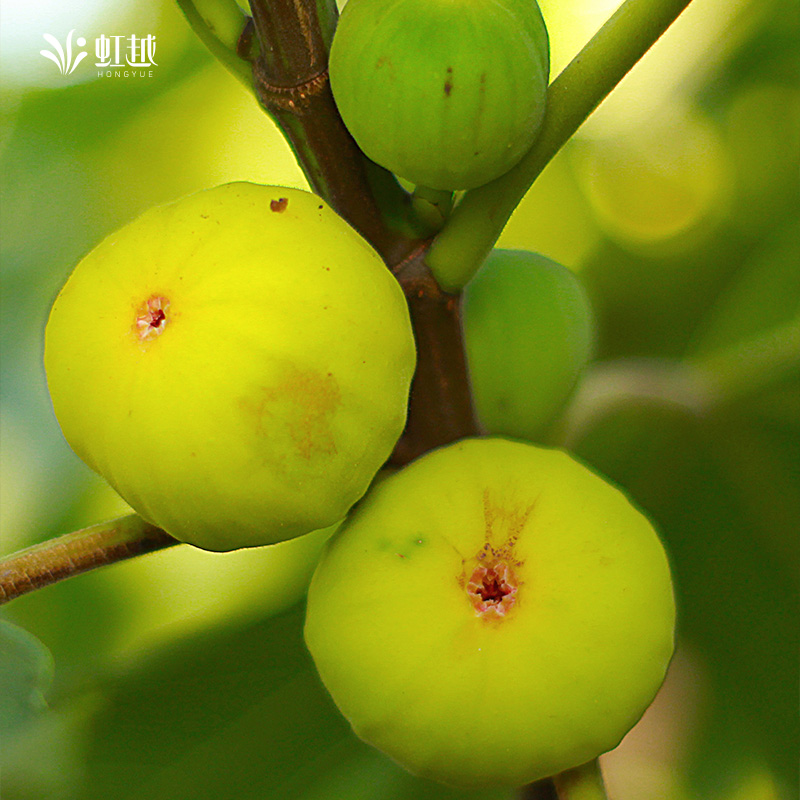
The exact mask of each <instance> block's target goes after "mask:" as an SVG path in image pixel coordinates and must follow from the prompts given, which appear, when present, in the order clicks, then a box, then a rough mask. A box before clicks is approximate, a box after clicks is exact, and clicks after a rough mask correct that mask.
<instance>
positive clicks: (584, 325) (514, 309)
mask: <svg viewBox="0 0 800 800" xmlns="http://www.w3.org/2000/svg"><path fill="white" fill-rule="evenodd" d="M464 336H465V343H466V348H467V357H468V362H469V369H470V374H471V379H472V390H473V397H474V401H475V407H476V410H477V412H478V417H479V418H480V420H481V422H482V423H483V425H484V426H485V427H486V429H487V430H488V431H489V432H490V433H495V434H506V435H508V436H515V437H520V438H523V439H536V438H537V437H539V436H540V435H541V434H542V433H543V432H544V431H545V430H546V429H547V427H548V425H550V423H552V422H553V420H554V419H555V417H556V416H557V415H558V413H559V411H560V410H561V408H562V407H563V405H564V403H565V402H566V400H567V398H568V397H569V395H570V394H571V392H572V390H573V388H574V387H575V384H576V382H577V380H578V377H579V375H580V373H581V371H582V370H583V368H584V367H585V366H586V364H587V362H588V361H589V358H590V357H591V354H592V349H593V344H594V329H593V325H592V313H591V308H590V307H589V301H588V299H587V297H586V294H585V292H584V291H583V288H582V286H581V284H580V283H579V282H578V279H577V278H576V277H575V275H574V274H573V273H572V272H571V271H570V270H568V269H567V268H566V267H562V266H561V265H560V264H556V263H555V262H554V261H551V260H550V259H549V258H546V257H545V256H542V255H539V254H538V253H528V252H525V251H521V250H516V251H515V250H494V251H492V253H491V254H490V255H489V257H488V259H487V260H486V263H485V264H484V265H483V267H482V268H481V269H480V271H479V272H478V274H477V275H476V276H475V278H473V280H472V281H471V283H470V284H469V285H468V286H467V288H466V291H465V294H464Z"/></svg>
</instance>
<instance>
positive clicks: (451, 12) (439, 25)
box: [330, 0, 550, 190]
mask: <svg viewBox="0 0 800 800" xmlns="http://www.w3.org/2000/svg"><path fill="white" fill-rule="evenodd" d="M549 69H550V60H549V43H548V37H547V30H546V28H545V25H544V20H543V19H542V15H541V12H540V10H539V7H538V5H537V4H536V2H535V0H499V1H498V0H470V1H469V2H458V1H457V0H349V2H348V3H347V5H346V6H345V8H344V10H343V12H342V16H341V19H340V20H339V24H338V27H337V29H336V33H335V35H334V38H333V44H332V46H331V53H330V79H331V90H332V91H333V95H334V98H335V100H336V104H337V106H338V108H339V111H340V113H341V115H342V119H343V120H344V122H345V124H346V125H347V128H348V129H349V131H350V133H351V134H352V135H353V138H354V139H355V140H356V142H357V143H358V145H359V146H360V147H361V149H362V150H363V151H364V152H365V153H366V154H367V155H368V156H369V157H370V158H371V159H372V160H374V161H376V162H377V163H378V164H380V165H381V166H383V167H385V168H387V169H389V170H390V171H392V172H394V173H396V174H397V175H399V176H400V177H402V178H405V179H407V180H409V181H411V182H413V183H416V184H420V185H423V186H427V187H430V188H433V189H441V190H455V189H470V188H473V187H475V186H481V185H483V184H485V183H488V182H489V181H491V180H493V179H494V178H497V177H499V176H500V175H502V174H503V173H504V172H506V171H508V170H509V169H510V168H511V167H513V166H514V164H516V163H517V162H518V161H519V160H520V158H521V157H522V156H523V154H524V153H525V152H526V151H527V150H529V149H530V147H531V145H532V144H533V142H534V140H535V139H536V136H537V135H538V132H539V129H540V127H541V124H542V120H543V118H544V109H545V98H546V93H547V83H548V77H549Z"/></svg>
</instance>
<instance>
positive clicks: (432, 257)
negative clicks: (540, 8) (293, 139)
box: [428, 0, 690, 292]
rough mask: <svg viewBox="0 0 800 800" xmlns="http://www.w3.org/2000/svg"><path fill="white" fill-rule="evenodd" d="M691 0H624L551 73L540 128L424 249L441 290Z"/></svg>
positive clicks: (451, 287)
mask: <svg viewBox="0 0 800 800" xmlns="http://www.w3.org/2000/svg"><path fill="white" fill-rule="evenodd" d="M689 2H690V0H625V2H624V3H623V4H622V5H621V6H620V7H619V8H618V9H617V11H616V12H615V13H614V14H613V15H612V16H611V17H610V18H609V19H608V21H607V22H606V23H605V24H604V25H603V27H602V28H600V30H599V31H598V32H597V33H596V34H595V35H594V37H593V38H592V39H591V40H590V41H589V42H588V43H587V44H586V45H585V47H584V48H583V49H582V50H581V51H580V53H578V55H577V56H575V58H574V59H573V60H572V61H571V62H570V63H569V64H568V65H567V66H566V67H565V69H564V71H563V72H562V73H561V74H560V75H559V76H558V77H557V78H556V79H555V81H553V83H552V84H551V85H550V88H549V89H548V91H547V110H546V112H545V118H544V123H543V125H542V130H541V132H540V134H539V137H538V138H537V140H536V142H535V143H534V144H533V147H532V148H531V149H530V150H529V151H528V152H527V153H526V155H525V156H523V158H522V160H521V161H520V162H519V163H518V164H517V165H516V166H515V167H513V168H512V169H511V170H509V171H508V172H507V173H505V175H501V176H500V177H499V178H497V179H496V180H494V181H492V182H491V183H487V184H486V185H485V186H480V187H478V188H476V189H472V190H471V191H468V192H467V193H466V194H465V195H464V197H463V198H462V200H461V202H460V203H459V204H458V205H457V206H456V208H455V210H454V211H453V213H452V214H451V215H450V217H449V218H448V220H447V222H446V224H445V226H444V228H442V230H441V232H440V233H439V235H438V236H437V237H436V239H435V240H434V242H433V245H432V247H431V250H430V253H429V255H428V265H429V266H430V268H431V270H432V272H433V274H434V275H435V276H436V279H437V280H438V281H439V284H440V285H441V286H442V288H443V289H445V290H446V291H450V292H453V291H457V290H458V289H460V288H462V287H464V286H465V285H466V284H467V283H468V282H469V280H470V279H471V278H472V276H473V275H474V274H475V272H477V270H478V268H479V267H480V266H481V264H482V263H483V261H484V259H485V258H486V256H487V255H488V254H489V252H490V250H491V249H492V247H493V246H494V244H495V242H496V241H497V239H498V237H499V236H500V233H501V232H502V230H503V228H504V227H505V225H506V223H507V222H508V220H509V218H510V217H511V214H512V213H513V211H514V209H515V208H516V207H517V205H518V204H519V202H520V201H521V200H522V198H523V196H524V195H525V193H526V192H527V191H528V189H529V188H530V187H531V185H532V184H533V182H534V181H535V180H536V178H537V177H538V176H539V174H540V173H541V172H542V170H543V169H544V168H545V166H547V164H548V163H549V162H550V160H551V159H552V158H553V156H555V154H556V153H557V152H558V151H559V150H560V149H561V147H563V145H564V144H565V143H566V142H567V140H568V139H569V138H570V137H571V136H572V135H573V134H574V133H575V131H577V130H578V128H579V127H580V126H581V124H582V123H583V122H584V121H585V120H586V118H587V117H588V116H589V115H590V114H591V113H592V111H594V109H595V108H596V107H597V106H598V105H599V104H600V103H601V102H602V101H603V100H604V99H605V97H606V96H607V95H608V94H609V93H610V92H611V90H612V89H613V88H614V87H615V86H616V85H617V84H618V83H619V82H620V81H621V80H622V79H623V78H624V77H625V75H626V74H627V73H628V72H629V71H630V70H631V68H632V67H633V66H634V65H635V64H636V62H637V61H639V59H640V58H641V57H642V56H643V55H644V54H645V53H646V52H647V51H648V50H649V49H650V47H651V46H652V45H653V44H654V43H655V42H656V41H657V40H658V39H659V38H660V37H661V35H662V34H663V33H664V31H666V30H667V28H668V27H669V26H670V25H671V24H672V23H673V22H674V21H675V19H677V17H678V16H679V15H680V13H681V12H682V11H683V10H684V9H685V8H686V6H687V5H689Z"/></svg>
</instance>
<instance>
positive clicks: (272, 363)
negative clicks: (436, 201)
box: [45, 183, 415, 550]
mask: <svg viewBox="0 0 800 800" xmlns="http://www.w3.org/2000/svg"><path fill="white" fill-rule="evenodd" d="M45 339H46V340H45V368H46V372H47V380H48V386H49V389H50V395H51V399H52V402H53V408H54V410H55V413H56V416H57V418H58V420H59V423H60V424H61V428H62V431H63V433H64V436H65V437H66V439H67V441H68V442H69V444H70V445H71V446H72V448H73V449H74V450H75V452H76V453H77V454H78V455H79V456H80V457H81V458H82V459H83V460H84V461H85V462H86V463H87V464H88V465H89V466H90V467H91V468H92V469H94V470H95V471H96V472H98V473H99V474H100V475H102V476H103V477H105V478H106V480H108V482H109V483H110V484H111V485H112V486H113V487H114V488H115V489H116V490H117V491H118V492H119V494H120V495H122V497H123V498H124V499H125V500H126V501H127V502H128V503H129V504H130V505H131V506H132V507H133V508H134V509H135V510H136V511H137V512H138V513H139V514H141V515H142V516H143V517H144V518H145V519H147V520H149V521H151V522H152V523H154V524H156V525H159V526H160V527H162V528H164V529H165V530H166V531H168V532H169V533H170V534H172V535H173V536H175V537H176V538H178V539H180V540H182V541H185V542H189V543H191V544H194V545H197V546H198V547H202V548H205V549H208V550H232V549H236V548H239V547H248V546H256V545H264V544H271V543H274V542H278V541H283V540H285V539H289V538H293V537H295V536H299V535H302V534H305V533H308V532H310V531H313V530H318V529H320V528H324V527H327V526H328V525H331V524H333V523H335V522H337V521H339V520H340V519H341V518H342V517H344V516H345V514H346V513H347V511H348V509H349V508H350V506H351V505H352V504H353V503H355V502H356V501H357V500H358V499H359V498H360V497H361V496H362V494H363V493H364V492H365V491H366V489H367V487H368V486H369V484H370V482H371V480H372V478H373V476H374V475H375V473H376V472H377V470H378V469H379V468H380V467H381V465H382V464H383V463H384V461H385V460H386V458H387V457H388V456H389V454H390V453H391V450H392V448H393V446H394V444H395V442H396V440H397V439H398V438H399V436H400V433H401V432H402V429H403V425H404V423H405V416H406V406H407V400H408V389H409V384H410V381H411V376H412V373H413V370H414V363H415V347H414V340H413V333H412V330H411V324H410V320H409V316H408V309H407V306H406V303H405V298H404V296H403V293H402V290H401V289H400V287H399V285H398V284H397V282H396V281H395V279H394V278H393V277H392V276H391V274H390V273H389V271H388V270H387V269H386V267H385V266H384V264H383V262H382V261H381V259H380V257H379V256H378V255H377V253H375V252H374V250H372V248H371V247H370V246H369V245H368V244H367V243H366V242H365V241H364V240H363V239H362V238H361V237H360V236H359V235H358V234H357V233H356V232H355V231H354V230H353V229H352V228H350V226H349V225H348V224H347V223H346V222H344V220H342V219H341V218H340V217H339V216H337V215H336V214H335V213H334V212H333V211H332V210H331V209H330V208H329V207H328V206H327V205H326V204H325V203H324V201H323V200H321V199H320V198H318V197H316V196H314V195H312V194H310V193H308V192H303V191H298V190H295V189H286V188H283V187H269V186H259V185H254V184H249V183H233V184H228V185H225V186H219V187H217V188H214V189H210V190H207V191H204V192H200V193H198V194H195V195H192V196H189V197H186V198H183V199H181V200H178V201H177V202H175V203H173V204H170V205H166V206H162V207H158V208H155V209H151V210H150V211H148V212H146V213H145V214H143V215H142V216H141V217H140V218H139V219H137V220H135V221H134V222H132V223H131V224H129V225H128V226H126V227H124V228H123V229H121V230H120V231H117V232H116V233H114V234H112V235H111V236H109V237H108V238H107V239H106V240H105V241H103V242H102V243H101V244H100V245H98V247H97V248H95V249H94V250H93V251H92V252H91V253H90V254H89V255H87V256H86V257H85V258H84V259H83V260H82V261H81V262H80V264H78V266H77V267H76V268H75V270H74V272H73V273H72V275H71V276H70V278H69V280H68V281H67V283H66V285H65V286H64V288H63V289H62V291H61V293H60V294H59V296H58V298H57V299H56V302H55V304H54V306H53V309H52V311H51V314H50V319H49V322H48V325H47V331H46V337H45Z"/></svg>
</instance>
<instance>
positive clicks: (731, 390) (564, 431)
mask: <svg viewBox="0 0 800 800" xmlns="http://www.w3.org/2000/svg"><path fill="white" fill-rule="evenodd" d="M798 376H800V315H795V316H794V317H793V318H792V319H790V320H789V321H788V322H786V323H784V324H783V325H780V326H778V327H776V328H773V329H772V330H769V331H766V332H764V333H761V334H758V335H757V336H754V337H752V338H750V339H745V340H744V341H741V342H737V343H736V344H733V345H730V346H728V347H723V348H720V349H719V350H715V351H714V352H712V353H709V354H707V355H702V356H693V357H691V358H688V359H686V360H684V361H677V360H669V359H658V358H624V359H619V360H616V361H604V362H598V363H596V364H594V365H592V366H591V367H590V369H589V370H588V371H587V372H586V373H585V374H584V377H583V378H582V380H581V382H580V385H579V388H578V390H577V392H576V394H575V396H574V397H573V399H572V401H571V402H570V404H569V406H568V408H567V410H566V412H565V413H564V415H563V418H562V421H561V423H560V425H559V429H558V430H557V431H556V432H555V441H554V442H553V443H554V444H555V443H557V444H559V445H561V446H565V447H570V448H574V447H575V446H576V444H577V442H579V441H580V440H581V438H582V437H583V435H584V434H585V432H586V431H587V430H590V429H591V427H592V425H593V424H594V422H595V421H596V420H597V419H598V418H600V417H602V416H603V415H604V414H606V413H608V412H609V411H610V410H612V409H614V408H616V407H618V406H621V405H623V404H625V403H630V402H636V401H639V402H647V401H651V402H652V401H655V402H659V403H666V404H669V405H672V406H678V407H680V408H683V409H685V410H686V411H688V412H689V413H690V414H694V415H696V416H704V415H708V414H710V413H712V412H714V411H717V410H719V409H721V408H725V407H729V406H732V405H735V404H737V403H741V402H743V401H746V400H748V399H750V398H752V397H754V396H757V395H758V394H760V393H762V392H765V391H768V390H769V389H771V388H775V387H780V386H781V385H782V384H785V383H788V381H790V380H792V379H797V377H798Z"/></svg>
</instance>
